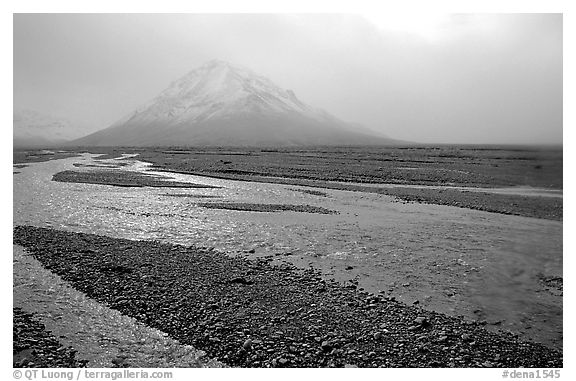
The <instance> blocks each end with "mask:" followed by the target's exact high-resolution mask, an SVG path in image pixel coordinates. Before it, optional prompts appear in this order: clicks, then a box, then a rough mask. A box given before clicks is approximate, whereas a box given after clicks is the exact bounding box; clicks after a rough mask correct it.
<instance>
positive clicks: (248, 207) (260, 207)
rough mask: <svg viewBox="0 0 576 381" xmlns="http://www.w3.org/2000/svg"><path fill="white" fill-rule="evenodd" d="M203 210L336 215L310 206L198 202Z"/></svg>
mask: <svg viewBox="0 0 576 381" xmlns="http://www.w3.org/2000/svg"><path fill="white" fill-rule="evenodd" d="M197 205H198V206H201V207H203V208H209V209H226V210H238V211H243V212H282V211H290V212H300V213H316V214H338V212H337V211H335V210H330V209H326V208H322V207H320V206H312V205H289V204H256V203H248V202H199V203H198V204H197Z"/></svg>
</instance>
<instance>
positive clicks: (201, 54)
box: [14, 14, 562, 144]
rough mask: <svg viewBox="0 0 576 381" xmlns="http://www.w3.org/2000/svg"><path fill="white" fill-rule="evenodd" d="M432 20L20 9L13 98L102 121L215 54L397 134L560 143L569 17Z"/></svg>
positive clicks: (343, 115) (420, 138) (431, 139)
mask: <svg viewBox="0 0 576 381" xmlns="http://www.w3.org/2000/svg"><path fill="white" fill-rule="evenodd" d="M371 19H372V18H371ZM372 20H373V19H372ZM436 29H437V32H438V33H437V34H434V36H433V37H432V36H431V35H426V34H419V33H412V32H411V31H409V30H408V31H406V30H395V29H390V28H387V27H386V24H385V23H383V24H382V23H375V22H373V21H369V20H368V18H365V17H363V16H361V15H338V14H327V15H321V14H315V15H313V14H308V15H288V14H274V15H240V14H231V15H222V14H221V15H185V14H173V15H169V14H140V15H134V14H133V15H128V14H125V15H121V14H117V15H112V14H94V15H89V14H86V15H79V14H68V15H59V14H39V15H31V14H17V15H15V16H14V107H15V108H29V109H34V110H37V111H41V112H44V113H47V114H50V115H54V116H62V117H66V118H68V119H71V120H74V121H80V122H82V123H85V124H89V125H92V126H94V128H95V129H101V128H105V127H108V126H109V125H110V124H112V123H113V122H115V121H116V120H118V119H120V118H121V117H123V116H125V115H126V114H128V113H131V112H132V111H133V110H134V109H136V108H137V107H138V106H140V105H141V104H143V103H145V102H147V101H148V100H150V99H152V98H154V97H155V96H156V95H158V93H159V92H160V91H162V90H163V89H164V88H166V87H167V86H168V85H169V84H170V83H171V82H172V81H174V80H176V79H178V78H180V77H181V76H183V75H185V74H186V73H187V72H189V71H190V70H192V69H194V68H196V67H197V66H200V65H202V64H203V63H204V62H206V61H208V60H211V59H215V58H217V59H222V60H226V61H229V62H230V63H232V64H237V65H241V66H245V67H248V68H250V69H252V70H254V71H255V72H256V73H259V74H261V75H264V76H266V77H268V78H270V79H271V80H272V81H273V82H275V83H276V84H278V85H279V86H280V87H283V88H286V89H292V90H294V92H295V93H296V95H297V96H298V97H299V98H300V99H301V100H302V101H304V102H305V103H308V104H310V105H312V106H315V107H320V108H323V109H325V110H326V111H328V112H329V113H331V114H333V115H335V116H337V117H338V118H340V119H343V120H345V121H349V122H355V123H360V124H363V125H364V126H366V127H369V128H372V129H375V130H379V131H382V132H384V133H385V134H387V135H388V136H390V137H392V138H396V139H403V140H410V141H417V142H423V143H510V144H515V143H516V144H558V143H562V16H561V15H560V14H508V15H506V14H499V15H488V14H486V15H451V16H446V18H445V19H444V20H443V21H442V23H441V24H440V25H438V26H437V28H436Z"/></svg>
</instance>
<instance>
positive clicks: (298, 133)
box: [73, 60, 394, 146]
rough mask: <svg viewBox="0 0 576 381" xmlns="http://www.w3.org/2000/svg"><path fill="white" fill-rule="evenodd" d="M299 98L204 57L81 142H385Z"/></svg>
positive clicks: (244, 71) (105, 143)
mask: <svg viewBox="0 0 576 381" xmlns="http://www.w3.org/2000/svg"><path fill="white" fill-rule="evenodd" d="M392 143H394V140H392V139H388V138H387V137H385V136H383V135H380V134H378V133H376V132H372V131H370V130H368V129H364V128H362V127H361V126H359V125H353V124H350V123H345V122H343V121H341V120H339V119H337V118H335V117H333V116H331V115H330V114H328V113H327V112H325V111H323V110H320V109H316V108H313V107H311V106H309V105H307V104H305V103H303V102H301V101H300V100H299V99H298V98H297V97H296V95H295V94H294V92H293V91H291V90H284V89H282V88H280V87H279V86H277V85H275V84H274V83H273V82H272V81H270V80H269V79H267V78H265V77H262V76H260V75H258V74H256V73H254V72H252V71H251V70H248V69H246V68H242V67H238V66H234V65H231V64H229V63H227V62H224V61H220V60H213V61H210V62H208V63H206V64H204V65H203V66H201V67H199V68H197V69H195V70H193V71H191V72H189V73H188V74H187V75H185V76H184V77H182V78H180V79H179V80H177V81H175V82H173V83H172V84H171V85H170V86H169V87H168V88H167V89H165V90H164V91H163V92H162V93H161V94H160V95H158V96H157V97H156V98H155V99H153V100H152V101H150V102H148V103H147V104H145V105H143V106H142V107H140V108H139V109H138V110H136V111H135V112H134V113H132V114H130V115H128V116H126V117H125V118H123V119H121V120H119V121H118V122H116V123H114V124H113V125H112V126H110V127H108V128H106V129H104V130H101V131H98V132H96V133H93V134H91V135H88V136H86V137H83V138H81V139H78V140H76V141H74V142H73V144H76V145H84V146H118V145H126V146H155V145H193V146H201V145H208V146H263V145H282V146H293V145H346V144H350V145H365V144H392Z"/></svg>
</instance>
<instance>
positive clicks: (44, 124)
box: [12, 109, 93, 147]
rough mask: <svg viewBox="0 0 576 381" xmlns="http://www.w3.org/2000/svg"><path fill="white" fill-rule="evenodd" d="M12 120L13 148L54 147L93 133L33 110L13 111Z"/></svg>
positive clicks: (82, 127) (75, 124)
mask: <svg viewBox="0 0 576 381" xmlns="http://www.w3.org/2000/svg"><path fill="white" fill-rule="evenodd" d="M13 115H14V119H13V132H12V137H13V143H14V147H54V146H60V145H62V144H64V143H66V142H68V141H70V140H73V139H77V138H79V137H81V136H84V135H86V134H87V133H89V132H91V131H93V129H92V130H90V129H88V128H87V127H86V126H83V125H81V124H78V123H73V122H71V121H69V120H67V119H64V118H59V117H54V116H51V115H46V114H43V113H41V112H38V111H35V110H28V109H22V110H15V111H14V114H13Z"/></svg>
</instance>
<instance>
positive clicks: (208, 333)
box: [14, 226, 563, 368]
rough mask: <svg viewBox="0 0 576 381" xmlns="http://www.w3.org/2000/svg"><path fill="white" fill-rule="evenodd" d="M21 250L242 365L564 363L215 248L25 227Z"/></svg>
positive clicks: (502, 338) (545, 351) (538, 350)
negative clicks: (221, 251) (25, 250)
mask: <svg viewBox="0 0 576 381" xmlns="http://www.w3.org/2000/svg"><path fill="white" fill-rule="evenodd" d="M14 243H15V244H19V245H22V246H24V247H25V248H26V249H27V250H28V251H29V252H30V253H31V254H32V255H33V256H34V257H35V258H36V259H38V260H39V261H40V262H41V263H42V264H43V266H44V267H46V268H47V269H49V270H51V271H52V272H54V273H56V274H58V275H60V276H61V277H62V278H63V279H64V280H65V281H67V282H69V283H70V284H71V285H72V286H73V287H75V288H76V289H77V290H79V291H82V292H84V293H85V294H87V295H88V296H90V297H92V298H93V299H95V300H96V301H98V302H101V303H103V304H105V305H107V306H109V307H111V308H113V309H116V310H118V311H120V312H121V313H123V314H125V315H128V316H131V317H133V318H135V319H137V320H139V321H141V322H144V323H145V324H147V325H148V326H150V327H153V328H157V329H159V330H161V331H163V332H166V333H167V334H169V335H170V336H171V337H172V338H174V339H176V340H178V341H179V342H181V343H184V344H189V345H192V346H194V347H195V348H197V349H200V350H204V351H205V352H206V353H207V355H208V356H210V357H212V358H216V359H218V360H220V361H222V362H224V363H226V364H228V365H230V366H239V367H466V368H470V367H505V368H519V367H538V368H551V367H554V368H557V367H562V366H563V360H562V353H561V352H558V351H555V350H552V349H549V348H547V347H545V346H543V345H541V344H537V343H532V342H525V341H522V340H520V339H519V338H518V337H517V336H515V335H512V334H510V333H507V332H499V333H491V332H488V331H486V330H485V329H484V328H483V326H482V325H481V324H478V323H475V322H468V321H464V320H463V319H460V318H457V317H450V316H446V315H443V314H439V313H435V312H430V311H426V310H423V309H421V308H419V307H418V306H408V305H406V304H403V303H400V302H398V301H396V300H394V299H393V298H384V297H382V296H376V295H371V294H369V293H367V292H364V291H359V290H358V289H357V288H356V287H355V286H354V285H349V286H347V287H344V286H343V285H341V284H338V283H336V282H334V281H329V280H324V279H322V278H321V277H320V276H319V273H318V272H317V271H315V270H313V269H308V270H298V269H296V268H295V267H294V266H292V265H289V264H281V265H272V264H271V263H270V260H271V259H256V260H249V259H246V258H241V257H230V256H227V255H225V254H223V253H220V252H217V251H215V250H212V249H203V248H195V247H186V246H180V245H171V244H163V243H160V242H156V241H132V240H125V239H115V238H110V237H105V236H99V235H93V234H82V233H72V232H64V231H59V230H54V229H48V228H38V227H31V226H17V227H15V228H14Z"/></svg>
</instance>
